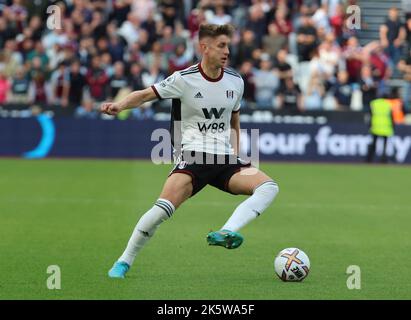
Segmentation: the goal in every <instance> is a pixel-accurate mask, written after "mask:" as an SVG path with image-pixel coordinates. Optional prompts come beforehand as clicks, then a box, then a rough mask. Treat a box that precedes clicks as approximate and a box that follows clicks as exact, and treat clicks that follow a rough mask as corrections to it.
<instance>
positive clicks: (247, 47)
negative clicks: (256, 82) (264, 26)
mask: <svg viewBox="0 0 411 320" xmlns="http://www.w3.org/2000/svg"><path fill="white" fill-rule="evenodd" d="M255 47H256V46H255V35H254V32H253V31H251V30H248V29H246V30H244V31H243V33H242V36H241V39H240V43H239V44H238V51H237V56H236V58H235V65H236V66H240V65H241V64H242V63H243V62H244V61H246V60H251V59H252V52H253V50H254V49H255Z"/></svg>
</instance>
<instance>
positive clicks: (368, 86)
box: [360, 64, 378, 112]
mask: <svg viewBox="0 0 411 320" xmlns="http://www.w3.org/2000/svg"><path fill="white" fill-rule="evenodd" d="M360 88H361V93H362V105H363V110H364V111H366V112H370V103H371V101H372V100H374V99H375V98H376V97H377V88H378V83H377V82H376V81H375V79H374V77H373V76H372V70H371V66H370V65H369V64H365V65H363V67H362V69H361V80H360Z"/></svg>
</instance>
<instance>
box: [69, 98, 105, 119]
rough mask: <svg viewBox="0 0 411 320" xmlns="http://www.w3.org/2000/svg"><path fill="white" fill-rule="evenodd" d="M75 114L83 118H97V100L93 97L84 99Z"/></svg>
mask: <svg viewBox="0 0 411 320" xmlns="http://www.w3.org/2000/svg"><path fill="white" fill-rule="evenodd" d="M74 116H75V117H76V118H81V119H97V118H98V116H99V113H98V112H97V110H96V107H95V102H94V101H93V100H91V99H85V100H83V102H82V104H81V105H79V106H78V107H77V109H76V111H75V113H74Z"/></svg>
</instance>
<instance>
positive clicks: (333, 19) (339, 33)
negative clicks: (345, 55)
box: [329, 4, 345, 46]
mask: <svg viewBox="0 0 411 320" xmlns="http://www.w3.org/2000/svg"><path fill="white" fill-rule="evenodd" d="M329 16H330V25H331V27H332V29H333V31H334V35H335V38H336V40H337V42H338V43H339V45H340V46H341V45H342V44H343V42H344V37H343V36H344V33H343V29H344V23H345V12H344V7H343V5H342V4H337V5H336V6H335V10H333V13H330V14H329Z"/></svg>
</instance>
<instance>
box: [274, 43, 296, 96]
mask: <svg viewBox="0 0 411 320" xmlns="http://www.w3.org/2000/svg"><path fill="white" fill-rule="evenodd" d="M274 68H275V70H276V72H277V75H278V78H279V79H280V91H281V90H283V89H284V88H285V79H287V78H291V77H293V72H292V69H291V66H290V65H289V64H288V63H287V51H286V50H284V49H282V50H280V51H278V53H277V56H276V62H275V65H274Z"/></svg>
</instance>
